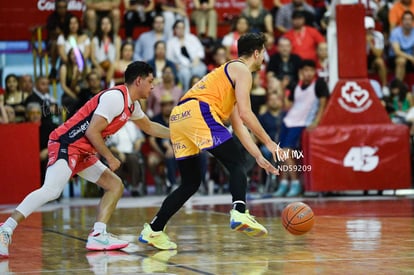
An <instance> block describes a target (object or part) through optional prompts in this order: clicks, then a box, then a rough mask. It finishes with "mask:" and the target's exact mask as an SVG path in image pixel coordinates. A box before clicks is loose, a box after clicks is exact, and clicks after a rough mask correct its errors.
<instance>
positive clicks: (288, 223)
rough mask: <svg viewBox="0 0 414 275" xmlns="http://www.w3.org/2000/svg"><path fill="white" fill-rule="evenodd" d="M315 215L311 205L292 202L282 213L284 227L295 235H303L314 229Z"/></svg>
mask: <svg viewBox="0 0 414 275" xmlns="http://www.w3.org/2000/svg"><path fill="white" fill-rule="evenodd" d="M314 222H315V219H314V214H313V211H312V209H311V208H310V207H309V205H307V204H305V203H303V202H292V203H290V204H288V205H287V206H286V207H285V208H284V209H283V211H282V224H283V227H284V228H285V229H286V230H287V231H288V232H289V233H291V234H293V235H303V234H305V233H306V232H308V231H309V230H311V229H312V227H313V224H314Z"/></svg>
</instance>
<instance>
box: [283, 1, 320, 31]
mask: <svg viewBox="0 0 414 275" xmlns="http://www.w3.org/2000/svg"><path fill="white" fill-rule="evenodd" d="M294 11H302V12H303V16H304V18H305V23H306V25H308V26H314V16H315V9H314V8H313V7H312V6H310V5H309V4H307V3H306V1H305V0H292V2H291V3H289V4H285V5H283V6H282V7H281V8H280V9H279V10H278V12H277V15H276V18H275V26H276V29H277V30H278V31H279V32H281V33H285V32H287V31H289V30H290V29H291V28H292V25H293V24H292V19H293V17H292V14H293V12H294Z"/></svg>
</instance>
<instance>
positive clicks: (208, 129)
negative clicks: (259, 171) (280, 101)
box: [139, 33, 280, 249]
mask: <svg viewBox="0 0 414 275" xmlns="http://www.w3.org/2000/svg"><path fill="white" fill-rule="evenodd" d="M264 43H265V38H264V36H263V34H256V33H248V34H245V35H243V36H242V37H240V39H239V40H238V54H239V59H235V60H232V61H229V62H227V63H225V64H223V65H222V66H220V67H219V68H217V69H215V70H214V71H212V72H210V73H209V74H207V75H206V76H205V77H203V78H202V79H201V80H200V81H199V82H197V83H196V84H195V85H194V86H193V87H192V88H191V89H190V90H189V91H188V92H187V93H186V94H185V95H184V96H183V97H182V98H181V100H180V102H179V103H178V105H177V106H176V107H175V108H174V109H173V111H172V113H171V116H170V124H169V126H170V131H171V141H172V145H173V149H174V154H175V158H176V159H177V161H178V166H179V169H180V173H181V180H182V182H181V185H180V186H179V187H178V188H177V189H176V190H175V191H173V192H172V193H171V194H170V195H169V196H168V197H167V198H166V199H165V200H164V202H163V204H162V206H161V209H160V210H159V211H158V213H157V215H156V216H155V217H154V219H153V220H152V221H151V224H144V229H143V230H142V232H141V234H140V236H139V241H140V242H143V243H146V244H149V245H152V246H154V247H156V248H158V249H176V248H177V245H176V244H175V243H174V242H172V241H170V240H169V238H168V236H167V235H166V234H165V232H164V231H163V229H164V227H165V225H166V223H167V222H168V220H169V219H170V218H171V217H172V216H173V215H174V214H175V213H176V212H177V211H178V210H179V209H180V208H181V207H182V206H183V204H184V203H185V202H186V201H187V200H188V199H189V198H190V197H191V196H192V195H193V194H194V193H195V192H196V191H197V190H198V188H199V186H200V183H201V177H202V175H201V173H200V171H201V169H200V168H201V167H200V165H201V164H200V150H207V151H209V152H210V153H211V154H212V155H213V156H214V157H215V158H217V159H218V160H219V161H220V162H221V163H222V164H223V165H224V166H225V167H226V168H227V170H228V171H229V174H230V192H231V194H232V200H233V208H232V210H231V211H230V216H231V217H230V227H231V229H233V230H236V231H241V232H244V233H246V234H247V235H249V236H263V235H266V234H267V230H266V228H265V227H264V226H262V225H261V224H259V223H258V222H257V221H256V220H255V219H254V217H253V216H251V215H250V214H249V212H248V210H246V186H247V177H246V172H245V170H244V168H243V167H244V164H243V157H242V154H241V152H240V151H239V149H238V147H237V145H236V143H235V141H234V140H233V138H232V134H231V133H230V132H229V131H228V129H227V128H226V127H225V126H224V122H226V121H228V120H230V122H231V125H232V127H233V130H234V132H235V134H236V135H237V137H238V138H239V139H240V141H241V143H242V144H243V146H244V147H245V148H246V150H247V151H248V152H249V153H250V154H251V155H252V156H253V157H254V158H255V159H256V162H257V164H258V165H259V166H260V167H262V168H263V169H265V170H266V172H268V173H272V174H275V175H277V174H278V173H279V171H278V170H277V169H276V168H275V167H274V166H272V164H271V163H270V162H269V161H267V160H266V158H264V157H263V155H262V153H261V152H260V149H259V148H258V147H257V146H256V144H255V142H254V141H253V140H252V138H251V136H250V134H249V132H248V130H247V128H249V129H250V130H251V131H252V132H253V134H254V135H255V136H256V137H257V138H258V139H259V140H260V141H261V142H263V144H265V145H266V147H267V148H268V149H269V151H270V152H272V154H273V158H274V159H275V160H276V157H275V153H276V151H277V150H280V148H279V146H278V145H277V144H276V143H275V142H274V141H273V140H272V139H271V138H270V137H269V136H268V135H267V134H266V132H265V130H264V129H263V128H262V126H261V125H260V123H259V121H258V120H257V118H256V116H255V115H254V114H253V112H252V110H251V105H250V89H251V87H252V72H255V71H257V70H259V69H260V66H261V65H262V63H263V55H264V50H265V48H264ZM244 125H246V126H247V128H246V127H245V126H244Z"/></svg>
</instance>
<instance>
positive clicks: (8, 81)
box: [4, 74, 27, 122]
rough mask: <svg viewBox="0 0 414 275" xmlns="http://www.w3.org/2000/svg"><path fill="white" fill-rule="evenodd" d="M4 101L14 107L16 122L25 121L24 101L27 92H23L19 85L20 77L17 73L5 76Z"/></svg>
mask: <svg viewBox="0 0 414 275" xmlns="http://www.w3.org/2000/svg"><path fill="white" fill-rule="evenodd" d="M5 87H6V89H5V92H6V93H5V95H4V103H5V105H8V106H10V107H12V108H13V109H14V113H15V114H16V122H23V121H25V107H24V101H25V99H26V98H27V94H25V93H23V92H22V91H21V90H20V87H19V78H18V77H17V75H15V74H9V75H7V76H6V78H5Z"/></svg>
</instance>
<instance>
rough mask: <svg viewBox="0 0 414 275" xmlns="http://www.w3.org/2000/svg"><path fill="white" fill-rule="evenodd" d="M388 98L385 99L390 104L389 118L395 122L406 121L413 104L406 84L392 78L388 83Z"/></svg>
mask: <svg viewBox="0 0 414 275" xmlns="http://www.w3.org/2000/svg"><path fill="white" fill-rule="evenodd" d="M390 92H391V95H390V98H389V99H388V100H387V101H388V103H389V104H391V106H390V107H391V108H392V112H391V119H392V121H393V122H395V123H406V116H407V113H408V111H409V110H410V109H411V108H412V107H413V106H414V101H413V96H412V94H411V92H410V91H409V88H408V87H407V85H406V84H405V83H404V82H403V81H401V80H399V79H394V80H393V81H391V83H390Z"/></svg>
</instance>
